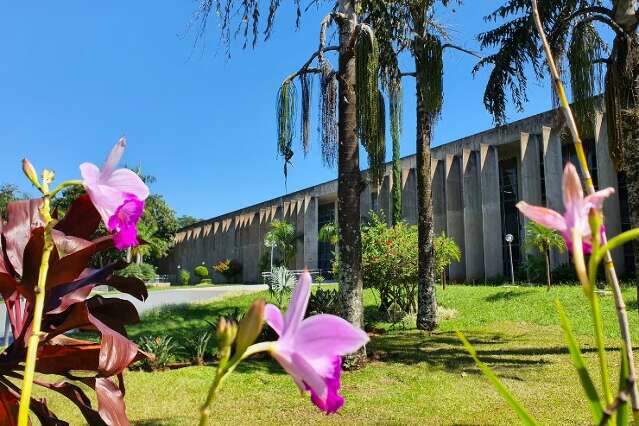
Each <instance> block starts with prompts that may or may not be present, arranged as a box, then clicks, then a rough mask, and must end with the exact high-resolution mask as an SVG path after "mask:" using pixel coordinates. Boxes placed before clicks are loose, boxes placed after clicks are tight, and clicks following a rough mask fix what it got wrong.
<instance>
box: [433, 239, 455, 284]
mask: <svg viewBox="0 0 639 426" xmlns="http://www.w3.org/2000/svg"><path fill="white" fill-rule="evenodd" d="M434 245H435V272H436V273H437V274H439V276H440V277H441V282H442V286H443V287H445V286H446V268H448V267H449V266H450V265H451V264H452V263H453V262H459V261H460V260H461V250H460V249H459V246H458V245H457V243H456V242H455V240H453V239H452V238H450V237H447V236H446V234H444V233H443V232H442V234H441V235H439V236H438V237H437V238H435V241H434Z"/></svg>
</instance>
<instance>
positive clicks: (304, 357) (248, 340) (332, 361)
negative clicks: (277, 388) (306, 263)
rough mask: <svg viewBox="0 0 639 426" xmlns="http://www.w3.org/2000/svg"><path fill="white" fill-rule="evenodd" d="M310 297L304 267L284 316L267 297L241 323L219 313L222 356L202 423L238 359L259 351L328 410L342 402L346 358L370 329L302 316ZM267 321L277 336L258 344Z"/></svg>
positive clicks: (326, 317) (331, 318)
mask: <svg viewBox="0 0 639 426" xmlns="http://www.w3.org/2000/svg"><path fill="white" fill-rule="evenodd" d="M310 296H311V275H310V274H309V273H308V272H304V273H303V274H302V275H301V276H300V278H299V281H298V282H297V285H296V286H295V289H294V290H293V294H292V297H291V302H290V303H289V305H288V309H287V311H286V313H285V314H284V315H282V312H281V311H280V309H279V308H278V307H277V306H275V305H271V304H265V302H264V301H263V300H258V301H256V302H254V303H253V305H252V306H251V308H250V309H249V311H248V312H247V313H246V315H244V317H243V318H242V320H241V321H240V322H239V324H236V323H235V322H233V321H228V320H226V319H224V318H221V319H220V321H219V323H218V327H217V337H218V351H219V354H220V361H219V364H218V367H217V370H216V374H215V378H214V380H213V383H212V385H211V388H210V390H209V393H208V396H207V398H206V401H205V403H204V405H203V406H202V413H201V418H200V425H201V426H205V425H207V424H208V418H209V415H210V413H211V408H210V406H211V404H212V402H213V400H214V399H215V397H216V396H217V394H218V391H219V389H220V387H221V385H222V383H223V382H224V380H225V379H226V378H227V377H228V375H229V374H231V373H232V372H233V370H235V368H236V367H237V366H238V364H239V363H240V362H241V361H242V360H244V359H246V358H248V357H249V356H251V355H254V354H256V353H259V352H267V353H269V354H270V355H271V356H272V357H273V358H274V359H275V360H276V361H277V362H278V363H279V364H280V365H281V366H282V368H283V369H284V370H285V371H286V372H287V373H288V374H289V375H290V376H291V378H292V379H293V382H294V383H295V384H296V385H297V386H298V387H299V389H300V391H301V392H302V393H308V394H310V396H311V401H312V402H313V404H315V405H316V406H317V407H318V408H319V409H320V410H322V411H324V412H325V413H327V414H331V413H335V412H337V411H338V410H339V409H340V408H342V406H343V405H344V398H343V397H342V396H341V395H340V393H339V389H340V376H341V373H342V357H343V356H344V355H347V354H350V353H353V352H356V351H357V350H358V349H359V348H361V347H362V346H363V345H365V344H366V342H368V336H367V335H366V333H365V332H364V331H362V330H360V329H358V328H355V327H353V325H351V324H350V323H349V322H347V321H345V320H344V319H342V318H340V317H337V316H335V315H327V314H322V315H314V316H310V317H308V318H306V319H305V318H304V316H305V313H306V308H307V306H308V301H309V298H310ZM264 321H266V322H267V323H268V325H269V326H270V327H271V328H272V329H273V330H274V331H275V332H276V333H277V335H278V336H279V339H277V340H276V341H270V342H260V343H254V342H255V340H256V339H257V337H258V336H259V335H260V332H261V331H262V325H263V323H264Z"/></svg>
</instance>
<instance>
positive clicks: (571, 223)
mask: <svg viewBox="0 0 639 426" xmlns="http://www.w3.org/2000/svg"><path fill="white" fill-rule="evenodd" d="M562 187H563V200H564V208H565V212H564V214H563V215H561V214H559V213H558V212H556V211H554V210H551V209H547V208H545V207H539V206H531V205H530V204H528V203H526V202H524V201H520V202H519V203H517V208H518V209H519V211H520V212H521V213H522V214H523V215H524V216H526V217H527V218H528V219H531V220H534V221H535V222H537V223H539V224H540V225H542V226H545V227H546V228H548V229H554V230H556V231H558V232H560V233H561V235H562V236H563V237H564V239H565V240H566V245H567V246H568V248H569V250H571V251H572V249H573V247H572V246H573V245H572V231H573V230H581V234H582V239H583V251H584V253H590V252H591V251H592V233H591V230H590V224H589V223H588V213H589V212H590V209H596V210H601V208H602V206H603V202H604V200H605V199H606V198H608V197H609V196H611V195H612V194H613V193H614V192H615V190H614V188H606V189H602V190H601V191H597V192H595V193H594V194H591V195H588V196H586V197H584V192H583V189H582V187H581V181H580V180H579V175H578V174H577V169H575V166H573V165H572V163H566V167H565V168H564V176H563V183H562ZM600 232H603V226H602V228H601V229H600Z"/></svg>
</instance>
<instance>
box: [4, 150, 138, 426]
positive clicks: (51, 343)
mask: <svg viewBox="0 0 639 426" xmlns="http://www.w3.org/2000/svg"><path fill="white" fill-rule="evenodd" d="M124 147H125V141H124V139H122V140H120V141H119V142H118V144H117V145H116V146H115V147H114V148H113V150H112V152H111V154H110V155H109V157H108V159H107V161H106V163H105V164H104V166H103V167H102V168H101V169H100V168H98V167H97V166H95V165H93V164H90V163H85V164H83V165H82V166H81V167H80V169H81V174H82V177H83V179H82V180H81V181H79V180H78V181H68V182H64V183H62V184H60V185H59V186H58V187H57V188H55V189H52V190H51V189H50V186H51V184H52V182H53V180H54V174H53V172H51V171H48V170H44V171H43V172H42V174H41V175H40V176H38V173H37V172H36V170H35V168H34V167H33V166H32V165H31V163H29V162H28V161H26V160H25V161H24V162H23V170H24V172H25V174H26V176H27V178H28V179H29V180H30V181H31V183H32V184H33V185H34V186H35V187H36V188H37V189H38V190H39V191H40V192H41V193H42V197H41V198H38V199H33V200H25V201H16V202H13V203H10V204H9V206H8V221H7V223H5V224H2V223H1V222H0V235H1V238H0V294H1V295H2V298H3V299H4V302H5V306H6V308H7V312H8V317H9V322H10V325H11V331H12V334H13V342H12V343H11V344H10V345H9V346H8V347H7V348H6V350H5V351H4V352H3V353H2V354H0V420H1V421H0V423H2V424H8V425H14V424H19V425H20V426H22V425H27V424H29V415H30V413H31V412H32V413H33V414H34V415H35V416H36V417H37V418H38V420H39V421H40V423H41V424H44V425H61V424H66V423H65V422H64V421H62V420H60V419H58V418H57V417H56V415H55V414H54V413H52V412H51V411H50V410H49V408H48V407H47V404H46V401H45V400H44V399H36V398H33V397H32V395H31V393H32V386H33V384H36V385H38V386H41V387H44V388H47V389H50V390H52V391H54V392H57V393H59V394H61V395H63V396H65V397H66V398H68V399H69V400H70V401H71V402H73V403H74V404H75V405H76V406H77V407H78V408H79V409H80V412H81V413H82V415H83V416H84V418H85V419H86V421H87V422H88V423H89V424H92V425H100V424H128V420H127V417H126V410H125V405H124V398H123V396H124V381H123V377H122V372H123V371H124V369H125V368H127V367H128V366H129V365H130V364H131V363H133V362H135V361H137V360H141V359H144V358H147V357H149V356H150V355H148V354H145V353H143V352H142V351H140V350H139V348H138V346H137V345H136V344H135V343H133V342H132V341H130V340H129V339H128V338H127V334H126V331H125V326H126V325H129V324H133V323H136V322H138V321H139V317H138V313H137V311H136V309H135V307H134V306H133V304H132V303H131V302H129V301H126V300H123V299H119V298H103V297H101V296H98V295H94V296H91V291H92V290H93V288H94V287H95V286H96V285H98V284H102V283H104V284H108V285H109V286H111V287H114V288H116V289H118V290H119V291H122V292H124V293H128V294H130V295H132V296H134V297H136V298H138V299H140V300H144V299H145V298H146V297H147V290H146V287H145V286H144V283H143V282H142V281H140V280H139V279H137V278H133V277H122V276H117V275H113V273H114V272H115V271H117V270H119V269H122V268H124V267H125V266H126V264H125V263H123V262H115V263H112V264H109V265H106V266H104V267H102V268H99V269H92V268H90V267H89V262H90V260H91V258H92V256H93V255H95V254H97V253H99V252H102V251H104V250H107V249H110V248H112V247H115V248H118V249H124V248H127V247H130V246H132V245H135V244H137V243H138V241H137V233H136V223H137V221H138V219H139V218H140V216H141V214H142V212H143V209H144V200H145V198H146V197H147V196H148V194H149V191H148V188H147V187H146V185H144V183H142V181H141V180H140V178H139V177H138V176H137V175H136V174H135V173H133V172H132V171H130V170H127V169H116V166H117V163H118V162H119V160H120V157H121V156H122V153H123V151H124ZM74 185H78V186H79V185H82V186H83V187H84V188H85V190H86V194H85V195H82V196H80V197H79V198H78V199H77V200H75V202H74V203H73V204H72V205H71V207H70V208H69V209H68V211H67V212H66V214H65V215H64V216H60V215H59V213H58V212H57V211H55V210H54V211H52V210H51V207H50V206H51V201H52V200H53V199H54V198H55V196H56V195H57V194H58V193H59V192H60V191H61V190H62V189H64V188H67V187H70V186H74ZM101 221H102V222H104V224H105V226H106V227H107V229H108V230H109V231H110V233H111V234H110V235H108V236H104V237H100V238H95V239H94V238H93V236H94V234H95V232H96V229H97V228H98V226H99V224H100V222H101ZM74 329H79V330H82V331H87V332H92V333H95V334H96V335H97V341H88V340H79V339H74V338H70V337H67V336H65V334H64V333H66V332H68V331H70V330H74ZM36 372H37V373H40V374H54V375H58V376H62V377H63V380H61V381H58V382H53V383H52V382H48V381H46V380H44V379H41V378H37V379H36V378H35V377H34V375H35V373H36ZM76 372H82V374H79V375H78V374H76ZM114 378H117V382H116V381H114V380H113V379H114ZM14 379H18V381H21V382H22V384H21V386H18V385H17V384H16V381H15V380H14ZM80 384H83V385H86V386H88V387H89V388H91V389H93V390H94V391H95V394H96V400H97V407H96V406H93V405H92V402H91V399H90V398H89V397H88V396H87V395H86V394H85V391H84V390H83V389H82V388H81V387H80V386H79V385H80Z"/></svg>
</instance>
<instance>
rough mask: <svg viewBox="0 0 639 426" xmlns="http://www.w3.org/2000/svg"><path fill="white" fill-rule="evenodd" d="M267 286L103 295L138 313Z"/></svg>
mask: <svg viewBox="0 0 639 426" xmlns="http://www.w3.org/2000/svg"><path fill="white" fill-rule="evenodd" d="M266 289H267V286H266V285H263V284H260V285H241V284H238V285H223V286H219V287H203V288H176V289H170V290H156V291H150V292H149V297H148V298H147V299H146V300H145V301H144V302H141V301H139V300H138V299H136V298H135V297H133V296H130V295H128V294H122V293H105V294H102V295H103V296H104V297H119V298H121V299H126V300H129V301H130V302H131V303H133V304H134V305H135V307H136V308H137V310H138V312H139V313H143V312H145V311H148V310H149V309H153V308H157V307H160V306H166V305H180V304H183V303H193V302H202V301H209V300H219V299H222V298H224V297H228V296H235V295H238V294H250V293H255V292H258V291H262V290H266ZM6 317H7V316H6V310H5V305H4V303H1V304H0V341H2V342H3V343H4V330H5V328H4V326H5V319H6Z"/></svg>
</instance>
